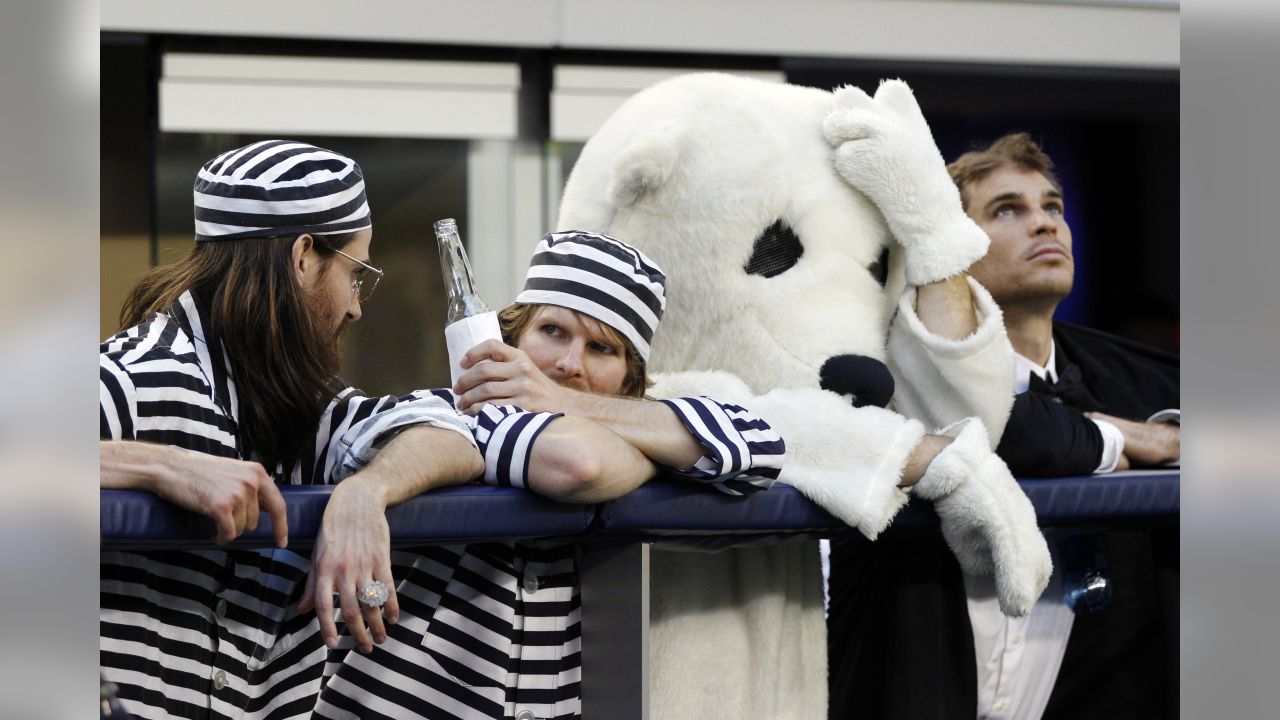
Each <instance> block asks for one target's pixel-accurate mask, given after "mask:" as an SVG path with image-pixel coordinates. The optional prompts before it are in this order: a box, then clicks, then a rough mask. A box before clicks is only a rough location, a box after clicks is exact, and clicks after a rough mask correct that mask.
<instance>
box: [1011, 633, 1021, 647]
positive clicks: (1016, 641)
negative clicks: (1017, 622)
mask: <svg viewBox="0 0 1280 720" xmlns="http://www.w3.org/2000/svg"><path fill="white" fill-rule="evenodd" d="M1013 644H1014V645H1021V644H1022V636H1021V635H1014V636H1013Z"/></svg>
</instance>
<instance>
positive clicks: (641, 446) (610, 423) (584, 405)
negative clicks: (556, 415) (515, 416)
mask: <svg viewBox="0 0 1280 720" xmlns="http://www.w3.org/2000/svg"><path fill="white" fill-rule="evenodd" d="M564 411H565V412H566V413H567V414H569V415H574V416H577V417H583V418H587V419H589V420H592V421H594V422H596V423H599V424H600V425H602V426H604V427H605V428H608V429H609V430H611V431H612V432H614V433H615V434H617V435H618V436H619V437H621V438H622V439H623V440H625V441H627V443H629V444H630V445H631V446H632V447H634V448H635V449H637V450H639V451H640V452H641V453H642V454H643V455H644V456H645V457H646V458H648V459H649V460H650V461H651V462H653V463H654V464H657V465H661V466H663V467H669V468H676V469H679V470H687V469H689V468H691V467H693V466H694V464H695V463H697V462H698V460H700V459H701V458H702V456H703V455H704V454H705V450H704V449H703V447H702V445H701V444H700V443H699V442H698V441H697V440H696V439H695V438H694V437H693V435H691V434H690V433H689V430H688V428H686V427H685V426H684V423H682V422H680V418H678V417H677V416H676V414H675V412H674V411H672V410H671V408H669V407H667V406H666V405H664V404H662V403H660V402H654V401H652V400H632V399H627V398H617V397H608V396H603V395H591V394H589V393H581V392H575V393H573V395H572V396H571V401H570V406H569V407H567V408H565V410H564Z"/></svg>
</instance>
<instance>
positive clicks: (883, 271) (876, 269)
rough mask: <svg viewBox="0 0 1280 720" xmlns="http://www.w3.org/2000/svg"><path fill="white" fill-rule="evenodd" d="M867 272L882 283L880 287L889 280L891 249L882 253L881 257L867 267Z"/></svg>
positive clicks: (886, 249)
mask: <svg viewBox="0 0 1280 720" xmlns="http://www.w3.org/2000/svg"><path fill="white" fill-rule="evenodd" d="M867 272H869V273H871V277H873V278H875V279H876V282H878V283H880V287H884V284H885V283H886V282H888V280H889V248H885V249H884V250H881V251H880V257H879V258H877V259H876V261H875V262H873V263H871V264H870V265H868V266H867Z"/></svg>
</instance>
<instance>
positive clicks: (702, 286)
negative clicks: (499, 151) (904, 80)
mask: <svg viewBox="0 0 1280 720" xmlns="http://www.w3.org/2000/svg"><path fill="white" fill-rule="evenodd" d="M833 98H834V96H833V94H832V93H830V92H825V91H822V90H817V89H814V88H805V87H798V86H794V85H781V84H775V83H768V82H763V81H757V80H750V79H746V78H739V77H733V76H730V75H722V74H710V73H709V74H695V75H686V76H682V77H678V78H675V79H672V80H668V81H666V82H663V83H659V84H658V85H655V86H653V87H650V88H648V89H646V90H644V91H642V92H640V93H638V94H637V95H635V96H634V97H632V98H631V99H630V100H628V101H627V102H626V103H625V104H624V105H623V106H622V107H621V108H619V109H618V110H617V112H615V113H614V114H613V116H612V117H610V118H609V120H608V121H606V122H605V124H604V126H603V127H601V128H600V130H599V132H597V133H596V134H595V135H594V136H593V137H592V138H591V140H590V141H589V142H588V143H587V145H586V147H585V148H584V149H583V151H582V155H581V157H580V158H579V160H578V162H577V164H576V165H575V166H574V169H573V173H572V175H571V176H570V178H569V182H568V185H567V186H566V188H565V193H564V198H563V200H562V203H561V209H560V218H559V221H558V227H559V228H562V229H578V230H586V231H592V232H600V233H605V234H608V235H611V236H614V237H617V238H619V239H621V240H623V241H625V242H627V243H629V244H632V245H634V246H636V247H637V248H640V249H641V250H642V251H643V252H645V253H646V254H648V255H649V256H651V257H652V258H653V259H654V260H656V261H657V262H658V263H659V264H660V265H662V267H664V268H666V270H667V272H668V274H669V278H668V287H667V293H668V309H667V315H666V317H667V319H666V320H665V321H664V324H663V327H662V329H661V330H660V331H659V332H658V334H657V336H656V337H655V338H654V343H653V356H652V367H653V369H654V370H657V371H659V372H664V371H676V370H726V371H729V372H732V373H734V374H736V375H738V376H739V377H740V378H742V379H743V380H744V381H745V382H746V383H747V384H748V385H749V386H750V387H751V389H752V390H753V391H754V392H757V393H762V392H766V391H768V390H770V389H773V388H780V387H822V388H825V389H828V390H833V391H835V392H837V393H840V394H842V395H849V396H851V399H852V401H853V402H854V403H855V404H858V405H864V404H876V405H884V404H886V403H887V402H888V399H889V396H890V395H892V379H891V378H890V376H889V374H888V371H887V370H885V368H884V365H883V364H882V363H881V362H880V360H882V359H883V357H884V351H885V348H884V345H885V336H886V334H887V330H888V323H889V317H890V311H891V310H892V302H891V300H890V299H889V296H888V295H887V294H886V293H885V291H884V288H883V281H884V277H885V268H884V267H883V264H884V262H885V257H886V254H885V250H886V248H887V247H888V243H889V241H890V235H889V230H888V228H887V226H886V224H885V222H884V220H883V218H882V217H881V215H880V212H879V211H878V210H877V209H876V207H875V206H874V205H873V204H872V203H871V202H870V201H869V200H868V199H867V198H866V197H865V196H863V195H862V194H861V193H859V192H858V191H856V190H854V189H853V188H852V187H851V186H850V185H849V184H848V183H847V182H846V181H845V180H844V179H842V178H841V176H840V175H839V174H838V173H837V172H836V170H835V168H834V166H833V163H832V154H833V150H832V147H831V145H830V144H829V143H828V142H827V141H826V140H825V139H824V136H823V119H824V118H825V117H826V116H827V114H828V113H829V112H830V111H831V109H832V106H833Z"/></svg>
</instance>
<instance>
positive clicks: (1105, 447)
mask: <svg viewBox="0 0 1280 720" xmlns="http://www.w3.org/2000/svg"><path fill="white" fill-rule="evenodd" d="M1089 420H1091V421H1092V422H1093V424H1094V425H1097V426H1098V430H1099V431H1101V432H1102V460H1101V461H1099V463H1098V469H1097V470H1094V473H1109V472H1111V471H1113V470H1115V469H1116V465H1118V464H1119V463H1120V456H1121V455H1122V454H1124V433H1122V432H1120V428H1118V427H1116V426H1115V425H1112V424H1111V423H1109V422H1107V421H1106V420H1098V419H1096V418H1089Z"/></svg>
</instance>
